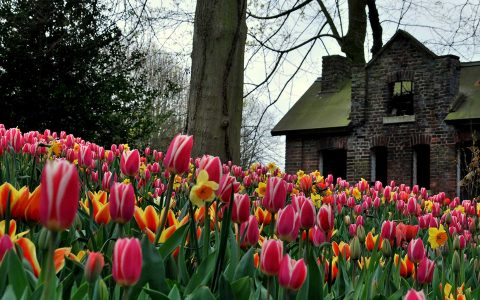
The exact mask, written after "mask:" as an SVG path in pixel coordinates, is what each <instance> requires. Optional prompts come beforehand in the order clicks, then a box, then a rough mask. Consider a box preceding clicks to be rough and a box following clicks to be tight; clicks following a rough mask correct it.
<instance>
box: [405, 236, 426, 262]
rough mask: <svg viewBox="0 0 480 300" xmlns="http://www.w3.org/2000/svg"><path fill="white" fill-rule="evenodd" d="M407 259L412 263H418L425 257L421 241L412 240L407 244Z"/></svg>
mask: <svg viewBox="0 0 480 300" xmlns="http://www.w3.org/2000/svg"><path fill="white" fill-rule="evenodd" d="M407 254H408V259H409V260H411V261H412V262H414V263H419V262H420V261H421V260H422V259H423V258H424V257H425V247H424V246H423V241H422V239H413V240H411V241H410V243H409V244H408V250H407Z"/></svg>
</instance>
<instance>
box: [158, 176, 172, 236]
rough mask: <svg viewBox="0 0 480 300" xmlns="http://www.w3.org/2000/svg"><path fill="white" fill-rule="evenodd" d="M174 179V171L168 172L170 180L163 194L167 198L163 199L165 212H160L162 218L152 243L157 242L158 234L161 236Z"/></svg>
mask: <svg viewBox="0 0 480 300" xmlns="http://www.w3.org/2000/svg"><path fill="white" fill-rule="evenodd" d="M174 181H175V173H172V174H170V180H169V181H168V187H167V192H166V195H165V197H166V198H167V199H166V200H165V212H164V213H163V214H162V220H161V221H160V226H158V228H157V234H156V235H155V240H154V241H153V244H154V245H156V244H158V240H159V239H160V236H162V231H163V228H164V227H165V223H167V215H168V209H169V207H170V199H171V198H172V191H173V182H174Z"/></svg>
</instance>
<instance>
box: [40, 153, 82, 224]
mask: <svg viewBox="0 0 480 300" xmlns="http://www.w3.org/2000/svg"><path fill="white" fill-rule="evenodd" d="M41 185H42V188H41V192H40V193H41V194H40V222H41V223H42V224H43V226H45V227H46V228H48V229H50V230H54V231H60V230H64V229H67V228H68V227H70V226H71V225H72V223H73V220H74V219H75V216H76V215H77V209H78V200H79V193H80V180H79V178H78V172H77V169H76V168H75V165H73V164H71V163H69V162H68V161H66V160H54V161H47V163H46V164H45V166H44V168H43V171H42V180H41Z"/></svg>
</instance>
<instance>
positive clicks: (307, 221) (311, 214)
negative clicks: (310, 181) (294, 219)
mask: <svg viewBox="0 0 480 300" xmlns="http://www.w3.org/2000/svg"><path fill="white" fill-rule="evenodd" d="M315 216H316V211H315V206H314V205H313V202H312V200H310V199H307V200H306V201H305V202H303V204H302V206H301V208H300V227H301V228H303V229H310V228H312V227H313V226H314V225H315Z"/></svg>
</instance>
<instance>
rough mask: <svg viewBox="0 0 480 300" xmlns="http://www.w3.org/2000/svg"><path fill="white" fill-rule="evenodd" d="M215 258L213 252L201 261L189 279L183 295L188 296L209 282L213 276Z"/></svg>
mask: <svg viewBox="0 0 480 300" xmlns="http://www.w3.org/2000/svg"><path fill="white" fill-rule="evenodd" d="M215 258H216V253H215V252H213V253H210V255H209V256H208V257H207V258H206V259H204V260H203V261H202V263H201V264H200V266H198V269H197V271H196V272H195V273H194V274H193V276H192V277H191V278H190V282H189V283H188V285H187V287H186V288H185V294H190V293H191V292H192V291H193V290H195V288H197V287H199V286H201V285H206V284H207V283H208V282H209V281H210V279H211V277H212V275H213V267H214V266H215Z"/></svg>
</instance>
